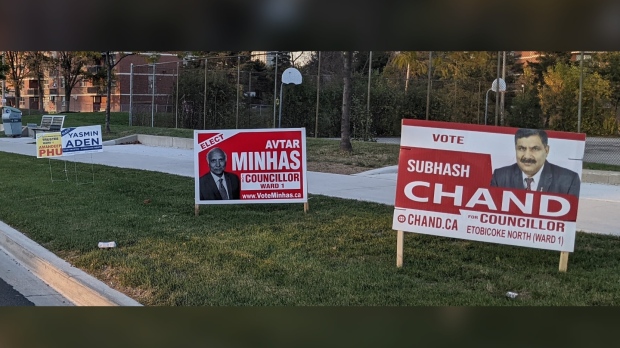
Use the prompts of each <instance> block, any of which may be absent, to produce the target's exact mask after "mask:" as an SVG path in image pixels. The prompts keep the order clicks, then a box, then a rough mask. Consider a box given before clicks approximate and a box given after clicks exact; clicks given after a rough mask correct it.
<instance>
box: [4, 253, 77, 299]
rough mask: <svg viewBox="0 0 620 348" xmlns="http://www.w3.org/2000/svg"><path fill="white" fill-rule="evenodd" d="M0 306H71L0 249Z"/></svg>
mask: <svg viewBox="0 0 620 348" xmlns="http://www.w3.org/2000/svg"><path fill="white" fill-rule="evenodd" d="M0 306H73V303H71V302H70V301H69V300H68V299H66V298H65V297H63V296H62V295H60V294H59V293H58V292H56V291H55V290H54V289H52V288H51V287H49V286H48V285H47V284H46V283H45V282H43V281H42V280H41V279H39V278H38V277H37V276H35V275H34V274H32V273H30V271H28V270H27V269H26V268H24V267H22V265H21V264H19V262H17V261H15V258H14V257H13V256H12V255H10V254H8V253H7V252H6V251H5V250H4V249H3V248H1V247H0Z"/></svg>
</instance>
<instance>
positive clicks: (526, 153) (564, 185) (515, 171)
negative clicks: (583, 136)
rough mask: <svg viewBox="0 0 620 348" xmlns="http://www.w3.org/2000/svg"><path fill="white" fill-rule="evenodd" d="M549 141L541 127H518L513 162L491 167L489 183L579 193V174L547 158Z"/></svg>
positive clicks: (572, 193)
mask: <svg viewBox="0 0 620 348" xmlns="http://www.w3.org/2000/svg"><path fill="white" fill-rule="evenodd" d="M548 141H549V137H548V135H547V132H545V131H544V130H541V129H528V128H520V129H518V130H517V132H516V133H515V137H514V143H515V151H516V163H515V164H512V165H509V166H506V167H501V168H498V169H496V170H495V171H493V177H492V179H491V186H495V187H505V188H515V189H526V190H531V191H539V192H550V193H561V194H570V195H574V196H576V197H579V190H580V187H581V180H580V179H579V175H578V174H577V173H575V172H574V171H572V170H569V169H566V168H563V167H560V166H558V165H555V164H553V163H550V162H549V161H547V156H548V155H549V151H550V148H549V144H548Z"/></svg>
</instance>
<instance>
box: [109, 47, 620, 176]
mask: <svg viewBox="0 0 620 348" xmlns="http://www.w3.org/2000/svg"><path fill="white" fill-rule="evenodd" d="M238 59H239V58H238V57H228V58H223V59H220V58H208V59H201V60H194V61H179V62H176V61H175V62H167V63H155V64H144V65H134V66H133V67H132V71H131V74H130V80H131V81H130V98H129V104H123V105H121V111H129V112H130V114H131V118H130V119H131V122H132V125H134V126H153V127H173V128H175V127H176V128H188V129H235V128H272V127H278V126H281V127H282V128H289V127H295V128H296V127H304V128H306V131H307V134H308V136H318V137H339V136H340V124H341V117H342V89H343V82H342V76H341V75H338V74H321V76H320V81H317V75H316V74H312V71H310V73H309V72H308V71H307V70H304V69H300V70H301V71H302V83H301V84H300V85H293V84H289V85H287V84H282V83H281V81H280V77H281V73H282V70H283V69H280V70H278V71H277V72H276V71H275V70H274V69H272V68H269V69H267V68H263V69H262V70H261V69H258V70H255V69H248V67H250V68H251V67H252V65H248V64H236V62H238ZM489 85H490V84H489V82H488V81H483V80H480V79H474V78H468V79H460V80H433V81H431V86H430V93H428V91H429V90H428V87H429V84H428V81H427V80H426V79H424V78H417V79H410V80H409V81H406V80H405V79H404V78H400V77H391V78H390V77H386V76H383V75H381V74H378V73H375V74H373V75H371V77H370V78H369V77H368V75H366V76H364V75H363V74H354V76H353V92H352V104H351V116H350V123H351V136H352V138H354V139H361V140H374V139H377V138H379V137H398V136H399V135H400V126H401V120H402V119H403V118H411V119H425V118H427V115H428V119H430V120H437V121H449V122H461V123H473V124H484V123H485V120H486V123H487V124H495V123H496V122H498V124H503V125H507V126H513V127H528V128H538V127H540V126H539V125H537V124H535V123H536V122H540V120H541V119H542V114H541V110H540V109H536V108H535V107H532V106H531V105H529V104H524V103H525V102H527V100H529V99H527V98H525V97H526V94H527V89H525V88H524V87H523V86H521V85H514V84H508V88H507V91H506V92H505V93H504V101H503V102H504V107H503V108H501V104H500V102H499V101H498V100H497V99H496V98H498V97H499V96H498V95H496V93H494V92H492V91H491V92H490V93H489V90H488V89H487V87H488V86H489ZM280 93H281V96H282V100H279V99H280ZM520 98H521V99H520ZM519 102H520V104H519ZM280 103H281V104H280ZM498 105H500V108H498V107H497V106H498ZM536 120H538V121H536ZM532 122H534V123H532ZM592 136H594V135H591V136H589V137H588V141H587V145H586V157H585V158H584V161H586V162H595V163H607V164H620V148H619V147H618V142H620V141H619V140H617V139H612V138H609V139H606V138H594V137H592Z"/></svg>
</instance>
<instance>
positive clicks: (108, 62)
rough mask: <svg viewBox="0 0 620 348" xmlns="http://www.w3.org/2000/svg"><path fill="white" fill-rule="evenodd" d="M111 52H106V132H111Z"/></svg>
mask: <svg viewBox="0 0 620 348" xmlns="http://www.w3.org/2000/svg"><path fill="white" fill-rule="evenodd" d="M110 53H112V52H106V58H105V65H106V70H107V71H106V101H105V132H106V133H110V132H111V130H110V96H111V94H112V93H111V91H110V90H111V89H112V60H111V59H110Z"/></svg>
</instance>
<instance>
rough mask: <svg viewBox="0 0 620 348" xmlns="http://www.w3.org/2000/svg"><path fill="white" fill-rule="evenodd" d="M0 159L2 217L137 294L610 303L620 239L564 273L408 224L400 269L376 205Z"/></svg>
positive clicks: (548, 260) (601, 244) (294, 301)
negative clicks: (252, 195) (198, 201)
mask: <svg viewBox="0 0 620 348" xmlns="http://www.w3.org/2000/svg"><path fill="white" fill-rule="evenodd" d="M0 162H1V163H2V166H0V186H1V187H2V195H0V206H1V207H2V209H0V220H2V221H4V222H6V223H7V224H9V225H11V226H13V227H14V228H16V229H17V230H19V231H21V232H23V233H25V234H26V235H27V236H28V237H29V238H31V239H33V240H35V241H36V242H38V243H40V244H41V245H43V246H44V247H45V248H47V249H49V250H50V251H52V252H54V253H55V254H57V255H59V256H60V257H62V258H64V259H65V260H67V261H69V262H70V263H71V264H73V265H74V266H76V267H79V268H81V269H83V270H85V271H86V272H88V273H90V274H92V275H94V276H96V277H98V278H99V279H101V280H103V281H104V282H106V283H107V284H109V285H110V286H112V287H113V288H116V289H118V290H120V291H122V292H124V293H126V294H128V295H129V296H131V297H132V298H134V299H136V300H138V301H139V302H141V303H143V304H145V305H154V306H567V305H575V306H590V305H618V304H620V281H618V274H619V273H620V238H618V237H613V236H604V235H596V234H586V233H581V232H579V233H578V234H577V238H576V245H575V252H574V253H571V254H570V257H569V262H568V272H567V273H560V272H559V271H558V262H559V255H560V253H559V252H554V251H548V250H539V249H531V248H523V247H515V246H505V245H497V244H490V243H481V242H472V241H465V240H456V239H451V238H443V237H436V236H427V235H416V234H411V233H407V234H406V236H405V244H404V258H405V262H404V266H403V267H402V268H397V267H396V232H395V231H393V230H392V229H391V220H392V213H393V208H391V207H389V206H386V205H381V204H374V203H365V202H359V201H352V200H344V199H337V198H329V197H325V196H311V199H310V200H309V205H310V211H309V212H308V213H304V212H303V205H302V204H288V205H287V204H265V205H258V204H257V205H251V204H250V205H236V206H232V205H225V206H224V205H223V206H202V207H201V214H200V216H198V217H195V216H194V197H193V190H194V183H193V179H192V178H186V177H181V176H175V175H169V174H164V173H157V172H145V171H139V170H132V169H122V168H115V167H107V166H100V165H94V172H95V182H94V184H85V185H76V183H75V182H74V181H71V182H53V183H52V182H50V180H49V164H48V163H49V162H48V160H42V159H37V158H35V157H32V156H22V155H17V154H9V153H2V152H0ZM51 164H52V169H53V170H54V171H61V170H62V169H63V167H62V162H60V161H52V163H51ZM73 166H74V165H73V164H71V165H70V167H73ZM90 168H91V167H90V165H86V164H77V170H78V172H79V173H80V175H82V174H84V173H86V174H88V173H89V171H90ZM71 169H72V170H73V168H71ZM100 241H116V243H117V245H118V247H117V248H115V249H111V250H101V249H98V248H97V243H98V242H100ZM507 291H515V292H517V293H519V294H520V296H519V297H517V298H516V299H514V300H511V299H507V298H506V297H505V293H506V292H507Z"/></svg>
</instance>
